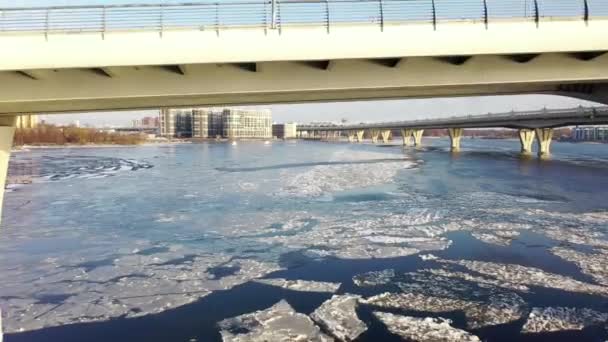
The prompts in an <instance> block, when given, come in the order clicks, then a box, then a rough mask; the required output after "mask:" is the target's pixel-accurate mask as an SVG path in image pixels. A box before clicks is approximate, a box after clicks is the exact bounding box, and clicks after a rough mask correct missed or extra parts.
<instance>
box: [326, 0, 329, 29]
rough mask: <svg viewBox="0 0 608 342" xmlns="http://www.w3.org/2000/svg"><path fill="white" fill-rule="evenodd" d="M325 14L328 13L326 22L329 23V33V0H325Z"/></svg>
mask: <svg viewBox="0 0 608 342" xmlns="http://www.w3.org/2000/svg"><path fill="white" fill-rule="evenodd" d="M325 14H326V17H325V18H326V23H327V33H329V21H330V20H329V0H325Z"/></svg>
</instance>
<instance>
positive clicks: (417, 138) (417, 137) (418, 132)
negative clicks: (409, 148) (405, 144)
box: [412, 129, 424, 146]
mask: <svg viewBox="0 0 608 342" xmlns="http://www.w3.org/2000/svg"><path fill="white" fill-rule="evenodd" d="M423 133H424V130H423V129H414V130H413V131H412V135H413V136H414V145H416V146H422V134H423Z"/></svg>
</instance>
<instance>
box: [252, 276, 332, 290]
mask: <svg viewBox="0 0 608 342" xmlns="http://www.w3.org/2000/svg"><path fill="white" fill-rule="evenodd" d="M254 281H255V282H257V283H261V284H266V285H271V286H277V287H282V288H284V289H288V290H292V291H302V292H330V293H333V292H336V291H337V290H338V289H339V288H340V285H341V284H340V283H329V282H323V281H312V280H300V279H296V280H288V279H283V278H272V279H256V280H254Z"/></svg>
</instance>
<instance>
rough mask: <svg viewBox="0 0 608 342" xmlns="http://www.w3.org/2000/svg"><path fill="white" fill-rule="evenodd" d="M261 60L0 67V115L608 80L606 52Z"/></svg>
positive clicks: (527, 89) (462, 92)
mask: <svg viewBox="0 0 608 342" xmlns="http://www.w3.org/2000/svg"><path fill="white" fill-rule="evenodd" d="M0 41H1V40H0ZM0 46H1V45H0ZM607 49H608V47H607ZM3 58H5V57H3ZM259 64H263V66H264V67H263V68H259V70H258V69H256V71H248V70H243V69H239V68H235V67H232V66H231V65H230V64H219V65H217V64H193V65H190V66H189V67H188V72H187V73H186V74H181V73H175V72H170V71H167V69H165V68H162V67H160V66H145V65H142V66H137V67H116V68H115V69H120V72H118V73H116V75H117V76H115V77H108V76H103V75H100V74H99V73H96V72H92V71H91V70H93V69H75V68H71V69H57V71H56V72H49V73H48V74H45V75H46V76H45V77H43V78H40V79H32V78H31V77H26V76H23V75H22V74H20V73H18V72H16V71H15V70H6V71H0V113H5V114H17V113H28V112H49V113H50V112H58V111H88V110H111V109H116V110H122V109H125V110H126V109H143V108H154V107H156V108H158V107H163V106H170V107H172V106H194V105H210V106H211V105H234V104H259V103H292V102H311V101H335V100H371V99H380V98H383V99H386V98H408V97H432V96H466V95H488V94H517V93H547V94H551V93H557V94H561V95H567V96H575V97H579V98H581V97H583V96H587V98H586V99H591V97H593V98H600V97H599V96H600V95H601V94H602V91H605V92H607V94H606V95H605V98H606V99H608V87H604V88H602V87H600V86H598V87H596V88H597V89H598V90H597V91H594V93H593V94H580V93H578V92H575V91H573V92H568V91H564V90H563V89H561V88H560V85H562V84H564V83H580V82H592V83H593V82H608V54H604V55H602V56H599V57H596V58H594V59H592V60H590V61H580V60H578V59H576V58H573V57H571V56H569V55H567V54H559V53H551V54H546V55H540V56H538V57H537V58H535V59H533V60H532V61H530V62H527V63H517V62H514V61H512V60H509V59H507V58H505V57H504V56H497V55H494V56H491V55H488V56H479V55H478V56H473V57H471V58H470V59H469V60H468V61H467V62H466V63H464V64H463V65H452V64H449V63H446V62H444V61H440V60H438V59H437V58H433V57H410V58H408V60H407V66H408V67H407V69H405V68H403V67H395V68H389V67H386V66H381V65H378V64H376V63H371V62H370V61H369V60H367V59H352V60H338V61H334V62H333V64H332V65H333V66H332V68H331V69H329V70H320V69H314V68H310V67H309V66H306V65H304V64H302V63H297V62H292V61H273V62H259ZM0 65H1V62H0ZM201 80H204V81H201ZM594 89H595V88H594ZM602 89H604V90H602Z"/></svg>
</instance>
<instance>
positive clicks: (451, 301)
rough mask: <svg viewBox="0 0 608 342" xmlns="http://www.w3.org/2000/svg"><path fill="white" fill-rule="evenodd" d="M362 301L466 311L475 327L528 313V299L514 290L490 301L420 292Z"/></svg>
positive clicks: (494, 323)
mask: <svg viewBox="0 0 608 342" xmlns="http://www.w3.org/2000/svg"><path fill="white" fill-rule="evenodd" d="M361 303H363V304H368V305H374V306H377V307H383V308H394V309H402V310H412V311H424V312H435V313H441V312H450V311H463V312H464V315H465V316H466V319H467V326H468V327H469V328H471V329H477V328H481V327H485V326H492V325H499V324H505V323H510V322H513V321H516V320H518V319H520V318H521V317H522V316H524V315H525V314H526V312H527V310H526V304H525V302H524V300H523V299H522V298H521V297H519V296H518V295H516V294H514V293H507V294H497V295H493V296H490V297H489V299H488V301H467V300H463V299H456V298H446V297H436V296H428V295H424V294H417V293H383V294H380V295H377V296H373V297H370V298H368V299H363V300H361Z"/></svg>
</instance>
